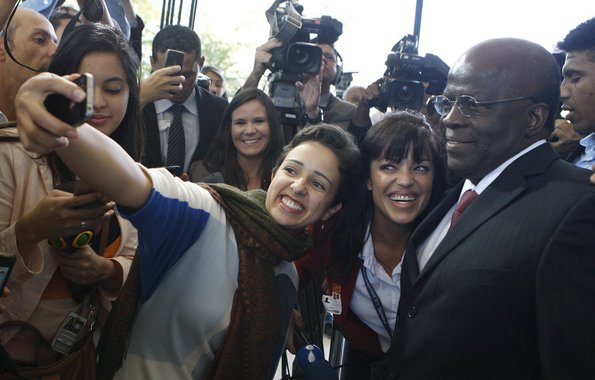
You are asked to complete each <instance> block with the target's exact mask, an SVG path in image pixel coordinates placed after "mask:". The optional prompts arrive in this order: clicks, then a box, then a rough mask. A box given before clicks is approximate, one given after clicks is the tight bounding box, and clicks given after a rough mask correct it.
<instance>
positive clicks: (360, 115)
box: [351, 78, 383, 128]
mask: <svg viewBox="0 0 595 380" xmlns="http://www.w3.org/2000/svg"><path fill="white" fill-rule="evenodd" d="M382 81H383V78H380V79H378V80H376V81H374V82H372V84H370V85H369V86H368V87H366V89H365V90H364V92H363V94H362V98H361V99H360V101H359V103H358V104H357V109H356V110H355V114H354V115H353V118H352V119H351V122H352V123H353V125H355V126H356V127H360V128H367V127H369V126H370V125H372V121H371V120H370V109H371V108H372V103H373V101H374V100H375V99H378V98H379V97H380V84H381V83H382Z"/></svg>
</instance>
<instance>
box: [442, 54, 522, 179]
mask: <svg viewBox="0 0 595 380" xmlns="http://www.w3.org/2000/svg"><path fill="white" fill-rule="evenodd" d="M484 50H487V49H484ZM483 54H484V56H482V57H479V58H478V57H477V55H473V56H472V57H470V58H466V59H464V60H462V61H460V62H458V63H457V64H455V66H454V67H453V68H452V69H451V72H450V73H449V76H448V82H447V85H446V88H445V89H444V96H446V97H447V98H448V99H451V100H455V99H457V97H459V96H461V95H468V96H472V97H474V98H475V99H476V100H477V101H478V102H481V101H489V100H496V99H506V98H513V97H518V96H521V95H525V96H526V95H530V93H531V89H530V88H526V89H523V91H526V92H527V93H523V94H521V93H520V92H519V91H516V92H513V91H512V89H513V88H514V87H518V88H521V87H522V85H521V84H519V85H518V86H517V85H510V83H511V82H512V83H513V84H514V83H520V82H521V80H520V77H521V76H522V75H524V74H522V73H519V74H518V75H514V76H510V77H509V79H508V80H507V81H504V80H502V78H503V77H504V74H500V73H499V71H498V70H496V69H494V66H496V65H497V63H494V64H492V63H491V61H492V60H493V59H495V58H494V56H495V54H493V52H492V51H485V52H484V53H483ZM509 75H510V74H509ZM530 105H531V100H530V99H524V100H519V101H516V102H508V103H499V104H491V105H485V106H478V107H477V108H476V112H475V113H474V114H473V115H472V116H471V117H465V116H463V115H462V114H461V112H460V111H459V109H458V107H457V106H455V107H453V108H452V110H451V111H450V112H449V113H448V114H447V115H445V116H443V117H442V125H443V126H444V127H445V136H446V151H447V158H448V160H447V162H448V167H449V168H450V169H451V170H452V171H453V172H454V173H455V174H456V175H458V176H461V177H463V178H467V179H469V180H471V181H472V182H473V183H475V184H477V182H479V180H481V179H482V178H483V177H484V176H485V175H486V174H488V173H490V172H491V171H492V170H494V169H495V168H497V167H498V166H499V165H500V164H501V163H503V162H504V161H506V160H507V159H509V158H510V157H512V156H514V155H515V154H516V153H518V152H520V151H521V150H522V149H524V148H525V147H526V146H527V145H528V141H529V140H528V139H527V138H525V131H526V126H527V117H526V114H525V110H526V109H527V107H528V106H530Z"/></svg>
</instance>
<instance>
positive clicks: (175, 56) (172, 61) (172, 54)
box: [163, 49, 184, 67]
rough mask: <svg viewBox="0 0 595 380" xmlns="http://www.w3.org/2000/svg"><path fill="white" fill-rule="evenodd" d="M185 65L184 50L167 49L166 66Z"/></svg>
mask: <svg viewBox="0 0 595 380" xmlns="http://www.w3.org/2000/svg"><path fill="white" fill-rule="evenodd" d="M175 65H178V66H180V67H182V66H184V52H182V51H179V50H174V49H167V50H166V51H165V65H163V66H164V67H169V66H175Z"/></svg>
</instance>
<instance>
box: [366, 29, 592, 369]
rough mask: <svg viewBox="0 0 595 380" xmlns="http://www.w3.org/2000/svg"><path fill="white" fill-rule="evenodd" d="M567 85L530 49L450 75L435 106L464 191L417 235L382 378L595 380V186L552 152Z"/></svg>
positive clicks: (487, 55)
mask: <svg viewBox="0 0 595 380" xmlns="http://www.w3.org/2000/svg"><path fill="white" fill-rule="evenodd" d="M559 85H560V83H559V74H558V67H557V66H556V61H555V59H554V58H553V56H552V55H551V54H550V53H549V52H548V51H546V50H545V49H544V48H543V47H541V46H539V45H537V44H534V43H532V42H529V41H525V40H519V39H494V40H488V41H485V42H482V43H480V44H478V45H476V46H474V47H472V48H471V49H469V50H468V51H467V52H465V53H464V54H463V56H462V57H461V58H460V59H459V60H458V61H457V62H456V64H455V65H454V66H453V67H452V69H451V71H450V73H449V76H448V82H447V86H446V89H445V91H444V96H443V97H438V99H437V107H436V108H437V111H438V112H439V113H440V114H441V115H442V123H443V126H444V127H445V134H446V144H447V145H446V147H447V154H448V157H447V158H448V166H449V168H450V170H452V171H453V172H454V173H455V174H456V175H458V176H460V177H462V178H464V180H463V181H462V182H461V183H460V184H459V185H458V186H456V187H455V188H454V189H453V190H452V191H451V192H450V193H449V194H447V196H446V197H445V199H444V201H443V202H442V203H440V204H439V205H438V206H437V207H436V209H434V210H433V211H432V213H431V214H430V215H428V217H427V218H426V219H425V220H424V221H422V222H421V224H420V225H419V226H418V227H417V229H416V230H415V231H414V233H413V234H412V237H411V242H410V244H409V247H408V249H407V252H406V254H405V258H404V266H403V271H402V277H401V287H402V294H401V301H400V305H399V318H398V326H397V329H396V332H395V335H394V338H393V343H392V347H391V350H390V351H389V354H388V355H387V358H386V360H384V361H383V362H382V363H381V364H380V365H379V366H378V367H377V368H375V371H374V377H373V378H374V379H415V380H423V379H482V380H486V379H488V380H489V379H507V380H509V379H524V380H526V379H587V378H593V377H594V376H595V323H594V321H595V237H594V232H595V186H592V185H591V183H590V182H589V180H588V179H589V175H590V174H591V172H590V171H588V170H584V169H581V168H578V167H576V166H573V165H571V164H569V163H567V162H563V161H562V160H560V159H559V158H558V157H557V155H556V154H555V153H554V151H553V150H552V148H551V147H550V146H549V144H547V143H546V139H547V137H548V136H549V134H550V133H551V130H552V129H553V127H554V119H555V116H556V112H557V108H558V97H559ZM467 191H475V192H476V193H477V194H478V196H476V198H475V200H474V201H472V202H471V203H470V205H469V206H468V207H467V208H466V209H464V210H463V211H462V214H461V216H460V217H459V218H458V221H457V222H456V224H453V222H452V221H451V217H452V215H453V214H454V213H455V208H456V204H457V203H458V202H459V200H460V199H461V198H463V197H465V198H467V195H465V194H467ZM469 194H471V193H469Z"/></svg>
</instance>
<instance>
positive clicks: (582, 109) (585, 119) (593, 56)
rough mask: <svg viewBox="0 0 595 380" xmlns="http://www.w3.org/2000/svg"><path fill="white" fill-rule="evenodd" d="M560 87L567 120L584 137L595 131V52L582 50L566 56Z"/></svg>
mask: <svg viewBox="0 0 595 380" xmlns="http://www.w3.org/2000/svg"><path fill="white" fill-rule="evenodd" d="M562 74H563V75H564V80H563V81H562V85H561V86H560V98H561V99H562V102H563V105H562V109H563V110H566V111H569V112H568V114H567V115H566V118H567V119H568V120H570V121H571V122H572V125H573V126H574V129H575V130H576V131H577V132H578V133H580V134H581V135H583V136H586V135H588V134H589V133H591V132H594V131H595V107H594V106H593V105H594V104H595V52H594V51H592V50H581V51H576V52H570V53H568V54H567V55H566V63H564V67H563V68H562Z"/></svg>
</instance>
